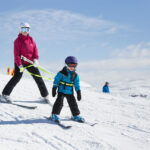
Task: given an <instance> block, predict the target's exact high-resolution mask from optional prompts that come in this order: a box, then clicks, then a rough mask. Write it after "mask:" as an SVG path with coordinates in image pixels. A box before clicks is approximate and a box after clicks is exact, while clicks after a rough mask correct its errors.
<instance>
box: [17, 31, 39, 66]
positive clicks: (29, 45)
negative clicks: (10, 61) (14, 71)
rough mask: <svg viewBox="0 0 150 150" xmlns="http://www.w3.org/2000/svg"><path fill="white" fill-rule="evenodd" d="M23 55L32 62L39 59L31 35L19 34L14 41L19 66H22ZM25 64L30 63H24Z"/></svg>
mask: <svg viewBox="0 0 150 150" xmlns="http://www.w3.org/2000/svg"><path fill="white" fill-rule="evenodd" d="M21 55H22V56H24V57H26V58H27V59H29V60H31V61H33V60H34V59H39V56H38V50H37V47H36V44H35V42H34V41H33V39H32V37H31V36H29V35H28V36H24V35H22V34H19V35H18V37H17V39H16V40H15V41H14V60H15V63H16V64H17V66H20V65H22V61H21ZM24 64H29V63H28V62H26V61H24Z"/></svg>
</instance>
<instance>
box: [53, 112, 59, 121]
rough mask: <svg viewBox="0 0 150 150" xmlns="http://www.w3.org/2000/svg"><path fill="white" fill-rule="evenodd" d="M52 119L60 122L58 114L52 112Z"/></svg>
mask: <svg viewBox="0 0 150 150" xmlns="http://www.w3.org/2000/svg"><path fill="white" fill-rule="evenodd" d="M51 119H52V120H53V121H55V122H60V120H59V117H58V116H57V115H56V114H52V115H51Z"/></svg>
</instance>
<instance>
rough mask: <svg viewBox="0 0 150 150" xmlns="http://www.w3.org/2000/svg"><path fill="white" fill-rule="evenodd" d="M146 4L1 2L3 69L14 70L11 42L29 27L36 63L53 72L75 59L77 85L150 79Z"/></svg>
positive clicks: (48, 0)
mask: <svg viewBox="0 0 150 150" xmlns="http://www.w3.org/2000/svg"><path fill="white" fill-rule="evenodd" d="M149 6H150V1H149V0H144V1H143V0H132V1H131V0H126V1H123V0H43V1H36V0H26V1H20V0H13V1H10V0H9V1H8V0H5V1H1V5H0V26H1V28H0V34H1V37H0V41H1V48H0V51H1V56H0V63H1V67H6V66H13V41H14V40H15V38H16V37H17V34H18V31H19V24H20V22H22V21H25V22H29V23H30V25H31V33H30V34H31V36H33V38H34V39H35V41H36V44H37V47H38V50H39V56H40V60H39V62H40V64H41V65H43V66H45V67H46V68H48V69H49V70H52V71H53V72H57V71H58V70H60V69H61V67H62V66H63V65H64V59H65V57H66V56H68V55H74V56H76V57H77V58H78V59H79V62H80V63H79V66H78V71H79V73H80V76H81V80H85V81H87V82H90V83H91V84H93V85H95V84H98V83H99V82H105V81H106V80H107V81H110V82H114V81H115V80H120V79H122V78H123V79H134V78H141V77H149V76H150V71H149V70H150V67H149V66H150V59H149V57H150V39H149V35H150V30H149V27H150V20H149V18H150V9H149Z"/></svg>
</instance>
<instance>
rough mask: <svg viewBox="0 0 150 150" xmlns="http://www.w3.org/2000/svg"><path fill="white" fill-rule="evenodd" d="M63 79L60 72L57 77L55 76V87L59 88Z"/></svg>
mask: <svg viewBox="0 0 150 150" xmlns="http://www.w3.org/2000/svg"><path fill="white" fill-rule="evenodd" d="M61 78H62V74H61V73H60V72H58V73H57V75H56V76H55V79H54V82H53V87H58V86H59V83H60V80H61Z"/></svg>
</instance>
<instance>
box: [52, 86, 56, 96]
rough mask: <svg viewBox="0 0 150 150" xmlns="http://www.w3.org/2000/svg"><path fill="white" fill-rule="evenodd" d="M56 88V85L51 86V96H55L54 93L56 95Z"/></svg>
mask: <svg viewBox="0 0 150 150" xmlns="http://www.w3.org/2000/svg"><path fill="white" fill-rule="evenodd" d="M56 89H57V87H53V88H52V96H53V97H55V95H56Z"/></svg>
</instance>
